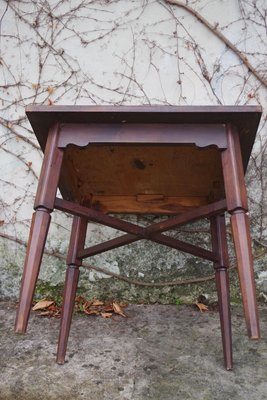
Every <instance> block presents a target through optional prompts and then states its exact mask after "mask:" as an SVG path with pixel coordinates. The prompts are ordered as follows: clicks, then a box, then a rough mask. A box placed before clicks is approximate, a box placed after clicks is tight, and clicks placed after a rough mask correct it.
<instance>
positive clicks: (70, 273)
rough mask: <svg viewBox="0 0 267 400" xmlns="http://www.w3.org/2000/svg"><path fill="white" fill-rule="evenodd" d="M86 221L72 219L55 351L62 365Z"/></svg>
mask: <svg viewBox="0 0 267 400" xmlns="http://www.w3.org/2000/svg"><path fill="white" fill-rule="evenodd" d="M86 229H87V220H85V219H83V218H80V217H74V218H73V224H72V231H71V238H70V246H69V252H68V257H67V264H68V268H67V272H66V280H65V288H64V296H63V305H62V316H61V323H60V333H59V340H58V350H57V363H58V364H64V362H65V355H66V350H67V343H68V338H69V332H70V326H71V319H72V313H73V308H74V303H75V295H76V289H77V285H78V280H79V266H80V265H81V260H80V259H78V258H77V254H78V251H80V250H82V249H83V248H84V243H85V238H86Z"/></svg>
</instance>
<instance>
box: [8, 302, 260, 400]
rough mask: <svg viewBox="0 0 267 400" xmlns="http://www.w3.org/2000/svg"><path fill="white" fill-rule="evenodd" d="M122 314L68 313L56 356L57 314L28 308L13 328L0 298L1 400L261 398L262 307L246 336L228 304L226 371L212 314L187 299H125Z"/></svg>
mask: <svg viewBox="0 0 267 400" xmlns="http://www.w3.org/2000/svg"><path fill="white" fill-rule="evenodd" d="M125 311H126V313H127V318H123V317H120V316H117V315H116V316H114V317H113V318H111V319H103V318H101V317H94V316H89V317H87V316H74V319H73V324H72V329H71V336H70V340H69V345H68V355H67V363H66V364H65V365H63V366H59V365H57V364H56V363H55V353H56V344H57V337H58V329H59V321H58V320H57V319H53V318H51V319H47V318H42V317H38V316H37V315H32V316H31V319H30V322H29V328H28V333H27V334H26V335H16V334H14V333H13V325H14V318H15V306H14V305H13V304H11V303H6V302H3V303H0V320H1V324H0V338H1V340H0V371H1V373H0V375H1V379H0V399H1V400H9V399H10V400H11V399H12V400H26V399H27V400H28V399H29V400H35V399H36V400H37V399H45V400H52V399H53V400H54V399H57V400H60V399H62V400H63V399H64V400H68V399H78V400H79V399H90V400H113V399H114V400H115V399H116V400H117V399H118V400H128V399H129V400H130V399H132V400H144V399H153V400H175V399H181V400H187V399H193V400H195V399H200V400H228V399H231V400H235V399H238V400H240V399H242V400H246V399H248V400H254V399H255V400H266V399H267V307H266V306H261V307H260V316H261V328H262V336H263V338H262V340H261V341H259V342H255V341H250V340H248V339H247V337H246V335H245V333H246V332H245V323H244V319H243V312H242V308H241V307H240V306H234V307H233V309H232V314H233V318H232V320H233V349H234V370H233V371H228V372H227V371H225V370H224V368H223V357H222V348H221V337H220V328H219V317H218V313H217V312H215V311H210V312H208V313H205V314H204V313H200V312H198V311H197V310H195V309H193V307H189V306H173V305H169V306H168V305H167V306H166V305H131V306H129V307H128V308H126V310H125Z"/></svg>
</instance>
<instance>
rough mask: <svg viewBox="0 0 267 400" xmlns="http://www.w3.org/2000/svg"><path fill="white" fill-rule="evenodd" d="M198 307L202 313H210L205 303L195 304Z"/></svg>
mask: <svg viewBox="0 0 267 400" xmlns="http://www.w3.org/2000/svg"><path fill="white" fill-rule="evenodd" d="M195 304H196V306H197V307H198V308H199V310H200V312H204V311H209V307H208V306H206V305H205V304H203V303H195Z"/></svg>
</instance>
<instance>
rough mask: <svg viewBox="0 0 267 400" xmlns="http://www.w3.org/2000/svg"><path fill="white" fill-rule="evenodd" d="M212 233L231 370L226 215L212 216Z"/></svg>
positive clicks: (224, 341)
mask: <svg viewBox="0 0 267 400" xmlns="http://www.w3.org/2000/svg"><path fill="white" fill-rule="evenodd" d="M211 234H212V248H213V251H214V252H215V253H216V254H218V262H217V263H214V268H215V278H216V287H217V293H218V304H219V313H220V323H221V332H222V345H223V354H224V365H225V368H226V369H227V370H230V369H232V368H233V353H232V331H231V311H230V292H229V276H228V251H227V238H226V228H225V219H224V215H218V216H216V217H212V218H211Z"/></svg>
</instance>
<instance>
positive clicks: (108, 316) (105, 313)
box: [101, 312, 112, 318]
mask: <svg viewBox="0 0 267 400" xmlns="http://www.w3.org/2000/svg"><path fill="white" fill-rule="evenodd" d="M101 317H102V318H110V317H112V313H109V312H102V313H101Z"/></svg>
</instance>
